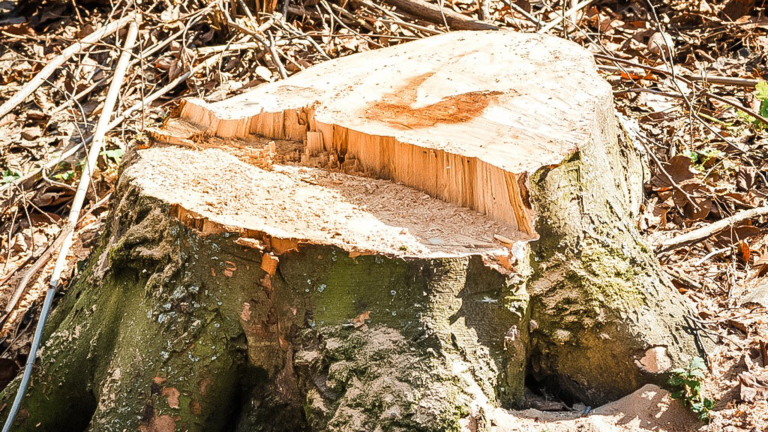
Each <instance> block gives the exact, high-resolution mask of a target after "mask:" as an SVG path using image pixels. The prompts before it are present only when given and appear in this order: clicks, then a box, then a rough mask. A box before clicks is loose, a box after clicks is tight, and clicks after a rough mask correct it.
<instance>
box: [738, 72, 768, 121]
mask: <svg viewBox="0 0 768 432" xmlns="http://www.w3.org/2000/svg"><path fill="white" fill-rule="evenodd" d="M755 90H757V91H756V92H755V97H756V98H757V100H759V101H760V109H759V110H758V114H760V115H761V116H763V117H768V82H765V81H759V82H758V83H757V85H756V86H755ZM736 115H738V116H739V118H740V119H741V120H742V121H744V123H747V124H748V125H750V126H752V127H753V128H755V129H758V130H762V129H766V128H768V126H766V125H765V124H764V123H763V122H762V121H760V120H758V119H756V118H754V117H752V116H751V115H749V114H747V113H745V112H742V111H738V112H737V113H736Z"/></svg>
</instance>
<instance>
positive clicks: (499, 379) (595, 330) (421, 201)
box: [2, 32, 697, 432]
mask: <svg viewBox="0 0 768 432" xmlns="http://www.w3.org/2000/svg"><path fill="white" fill-rule="evenodd" d="M152 137H153V140H154V141H155V144H154V145H153V146H151V147H149V148H146V149H142V150H136V151H134V152H132V153H131V154H130V155H129V156H128V157H127V158H126V161H125V162H124V165H123V170H122V173H121V177H120V181H119V184H118V187H117V191H116V195H115V200H114V203H113V207H112V209H111V213H110V216H109V219H108V225H107V227H106V232H105V234H104V237H103V241H102V243H101V246H100V247H99V248H98V249H97V250H95V251H94V253H93V254H92V256H91V258H90V259H89V260H88V262H87V263H86V265H85V266H84V270H83V271H82V273H81V274H80V275H79V276H78V278H77V280H76V282H75V283H74V284H73V285H72V287H71V288H70V289H69V290H68V292H67V293H66V295H65V296H64V298H63V300H62V302H61V304H60V305H59V306H58V308H57V310H56V312H55V315H54V316H53V318H52V321H51V322H50V323H49V326H48V334H49V337H48V342H47V343H46V345H45V348H44V351H43V353H42V355H41V359H40V363H39V368H38V370H37V372H36V374H35V375H34V381H33V385H32V387H31V388H30V390H29V391H28V393H27V397H26V399H25V406H24V410H25V411H24V415H23V416H21V417H20V418H19V420H18V428H17V430H30V431H31V430H35V431H38V430H51V431H52V430H56V431H61V430H72V431H82V430H89V431H123V430H137V429H138V430H141V431H163V432H166V431H173V430H178V431H230V430H234V431H296V430H307V431H325V430H329V431H358V430H365V431H415V430H418V431H451V430H460V429H462V428H464V429H467V430H475V431H477V430H489V429H490V427H491V426H490V424H489V423H490V422H489V420H488V416H487V415H486V414H487V413H488V412H490V411H489V410H492V409H494V408H495V407H498V406H502V407H506V408H512V407H518V406H525V405H526V397H525V382H526V379H530V381H532V382H538V383H541V384H542V385H546V386H547V387H548V389H549V391H551V392H555V393H557V394H558V395H559V396H560V397H563V398H565V399H566V400H568V401H570V402H572V401H576V400H580V401H583V402H585V403H587V404H589V405H596V404H600V403H604V402H607V401H610V400H612V399H616V398H618V397H620V396H623V395H626V394H628V393H631V392H632V391H634V390H636V389H638V388H639V387H641V386H642V385H643V384H645V383H648V382H654V381H656V382H663V378H664V372H665V371H667V370H669V369H670V368H672V367H675V366H678V365H681V364H683V363H686V362H687V361H688V360H689V359H690V357H691V356H692V355H696V354H697V347H696V341H697V339H696V338H695V337H694V335H693V334H692V333H691V332H690V331H689V329H688V327H687V322H686V317H687V316H688V314H689V313H690V312H689V310H688V308H687V307H686V305H685V304H684V302H683V300H682V298H681V297H680V295H679V294H678V293H677V292H676V291H675V290H674V289H673V288H672V287H671V286H670V285H669V284H668V283H667V282H666V281H665V279H664V278H663V276H662V273H661V271H660V268H659V266H658V264H657V262H656V261H655V258H654V256H653V254H652V252H651V251H650V250H649V248H648V247H646V246H645V245H644V244H643V242H642V241H641V239H640V237H639V235H638V233H637V232H636V230H635V228H634V226H635V224H634V222H633V218H634V216H635V215H636V214H637V211H638V207H639V204H640V201H641V199H642V182H643V179H644V178H645V176H646V174H647V173H646V171H645V169H644V165H643V163H642V159H641V157H640V156H639V155H638V153H637V152H636V150H635V148H634V147H633V146H632V145H631V143H628V142H626V141H625V140H623V139H619V138H620V137H619V136H618V130H617V127H616V124H615V120H614V117H613V105H612V97H611V89H610V87H609V86H608V85H607V84H606V83H605V82H603V81H602V80H601V79H600V78H599V76H598V75H597V74H596V73H595V68H594V63H593V59H592V57H591V56H590V54H589V53H587V52H586V51H584V50H583V49H581V48H579V47H578V46H576V45H575V44H572V43H570V42H567V41H564V40H560V39H556V38H552V37H545V36H538V35H528V34H517V33H511V32H458V33H450V34H445V35H441V36H436V37H432V38H429V39H425V40H420V41H416V42H411V43H408V44H404V45H399V46H396V47H392V48H386V49H382V50H379V51H372V52H366V53H364V54H358V55H354V56H350V57H347V58H342V59H338V60H334V61H329V62H327V63H324V64H321V65H319V66H315V67H313V68H310V69H308V70H307V71H305V72H302V73H300V74H297V75H295V76H293V77H291V78H289V79H287V80H284V81H281V82H278V83H273V84H268V85H264V86H261V87H258V88H256V89H254V90H252V91H250V92H248V93H245V94H243V95H241V96H238V97H235V98H232V99H230V100H226V101H223V102H220V103H216V104H206V103H204V102H202V101H199V100H190V101H187V102H186V104H184V105H183V107H182V109H181V114H180V117H178V118H174V119H171V120H169V121H168V122H167V123H166V125H165V126H164V128H163V129H161V130H156V131H153V133H152ZM17 385H18V384H17V383H14V384H12V385H11V386H9V388H8V389H6V391H5V392H4V393H3V395H2V397H3V398H4V400H8V399H9V398H10V397H11V395H12V394H13V392H14V391H15V389H16V386H17Z"/></svg>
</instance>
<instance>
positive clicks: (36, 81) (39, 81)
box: [0, 14, 134, 118]
mask: <svg viewBox="0 0 768 432" xmlns="http://www.w3.org/2000/svg"><path fill="white" fill-rule="evenodd" d="M133 19H134V15H133V14H128V15H126V16H124V17H123V18H121V19H119V20H117V21H113V22H111V23H109V24H108V25H106V26H104V27H102V28H100V29H98V30H96V31H95V32H93V33H91V34H89V35H88V36H86V37H84V38H83V39H82V40H81V41H79V42H75V43H74V44H72V45H70V46H69V47H67V48H66V49H65V50H64V51H62V52H61V54H59V55H58V56H56V58H54V59H53V60H51V61H50V62H48V64H47V65H46V66H45V67H44V68H43V70H41V71H40V72H38V74H37V75H35V77H34V78H32V80H31V81H29V82H28V83H27V84H26V85H25V86H24V87H23V88H22V89H21V90H19V91H18V92H16V94H15V95H13V97H11V98H10V99H8V100H7V101H6V102H5V103H4V104H3V105H2V106H0V118H2V117H3V116H5V115H6V114H8V113H9V112H11V111H12V110H13V109H14V108H16V107H17V106H18V105H19V104H20V103H22V102H24V100H25V99H26V98H27V97H29V95H31V94H32V93H34V92H35V90H37V88H38V87H40V86H41V85H43V83H44V82H45V81H46V80H47V79H48V77H50V76H51V75H52V74H53V73H54V72H55V71H56V69H58V68H59V66H61V65H63V64H64V62H66V61H67V60H69V58H70V57H72V56H73V55H75V54H77V53H79V52H80V51H82V50H83V48H85V47H86V46H88V45H92V44H94V43H96V42H98V41H99V40H101V38H103V37H106V36H109V35H111V34H112V33H114V32H116V31H117V30H119V29H120V28H122V27H123V26H124V25H125V24H127V23H128V22H130V21H132V20H133Z"/></svg>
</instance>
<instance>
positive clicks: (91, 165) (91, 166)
mask: <svg viewBox="0 0 768 432" xmlns="http://www.w3.org/2000/svg"><path fill="white" fill-rule="evenodd" d="M127 16H128V17H130V18H132V19H133V18H134V15H133V14H128V15H127ZM138 33H139V26H138V24H137V23H136V21H133V22H131V25H130V27H129V28H128V35H127V36H126V38H125V45H124V50H123V53H122V54H121V55H120V60H118V62H117V67H116V68H115V74H114V76H113V78H112V83H111V84H110V86H109V91H108V92H107V98H106V100H105V101H104V108H103V110H102V112H101V116H100V117H99V123H98V124H97V125H96V132H95V133H94V135H93V144H92V148H91V151H90V154H89V155H88V162H87V163H86V164H85V166H84V167H83V175H82V177H80V183H79V184H78V187H77V192H76V193H75V198H74V201H73V202H72V208H71V209H70V210H69V218H68V219H67V223H66V225H65V227H64V228H63V229H62V236H61V237H63V238H64V240H63V241H62V243H61V250H60V251H59V255H58V257H57V258H56V265H55V266H54V268H53V274H52V275H51V283H50V285H49V287H48V292H46V294H45V301H44V302H43V309H42V310H41V311H40V319H39V320H38V323H37V328H36V329H35V336H34V338H33V340H32V346H31V347H30V349H29V356H28V357H27V364H26V365H25V367H24V375H23V377H22V379H21V384H19V389H18V391H17V393H16V398H15V399H14V401H13V406H12V407H11V410H10V413H9V414H8V418H7V419H6V420H5V425H4V426H3V432H9V431H10V429H11V427H12V426H13V422H14V420H15V419H16V414H17V413H18V412H19V407H20V406H21V400H22V399H23V398H24V393H25V392H26V390H27V386H28V385H29V378H30V376H31V375H32V367H33V366H34V364H35V357H36V356H37V349H38V347H39V346H40V340H41V339H42V337H43V328H44V327H45V321H46V319H47V318H48V312H49V311H50V309H51V304H52V303H53V298H54V297H55V295H56V290H57V289H58V287H59V278H60V277H61V272H62V271H63V269H64V265H65V264H66V262H67V253H68V252H69V248H70V246H72V241H73V239H72V234H73V232H74V228H75V225H76V224H77V220H78V219H79V217H80V210H81V209H82V208H83V201H85V195H86V192H87V191H88V186H89V185H90V183H91V175H92V174H93V171H94V170H95V169H96V163H97V162H98V159H99V153H100V152H101V147H102V144H103V143H104V135H105V134H106V132H107V130H109V129H108V127H109V119H110V117H112V111H113V109H114V106H115V102H117V96H118V93H119V92H120V87H121V86H122V84H123V79H124V78H125V72H126V69H128V63H129V62H130V60H131V50H132V49H133V45H134V44H135V43H136V36H137V35H138Z"/></svg>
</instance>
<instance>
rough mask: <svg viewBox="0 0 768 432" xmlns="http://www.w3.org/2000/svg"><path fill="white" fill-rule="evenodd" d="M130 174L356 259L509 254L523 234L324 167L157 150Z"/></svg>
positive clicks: (178, 196) (176, 196)
mask: <svg viewBox="0 0 768 432" xmlns="http://www.w3.org/2000/svg"><path fill="white" fill-rule="evenodd" d="M138 153H139V156H140V158H139V160H138V161H137V162H135V163H134V164H133V165H131V166H130V167H129V168H127V169H126V171H125V173H124V175H125V176H127V177H128V178H133V181H134V182H135V183H136V184H138V185H140V186H141V187H143V188H144V189H145V190H146V192H147V193H148V194H149V195H152V196H156V197H158V198H160V199H162V200H165V201H167V202H169V203H171V204H179V205H181V206H182V207H184V208H185V209H187V210H190V211H193V212H195V213H198V214H200V215H202V216H204V217H206V218H208V219H210V220H211V221H214V222H217V223H221V224H223V225H230V226H237V227H242V228H246V229H251V230H258V231H263V232H265V233H267V234H268V235H271V236H273V237H278V238H288V239H298V240H304V241H307V242H309V243H316V244H332V245H336V246H339V247H341V248H343V249H345V250H349V251H359V252H374V253H384V254H394V255H404V256H421V257H423V256H446V255H462V254H470V253H493V254H506V253H507V249H506V248H505V247H504V246H502V245H501V244H499V243H498V242H495V240H494V235H498V236H501V237H505V238H509V239H513V240H515V239H520V238H521V236H520V233H518V232H516V231H515V230H514V229H512V228H511V227H508V226H505V225H503V224H502V223H499V222H496V221H493V220H491V219H489V218H487V217H486V216H484V215H482V214H480V213H478V212H475V211H473V210H470V209H467V208H463V207H459V206H456V205H453V204H449V203H446V202H444V201H441V200H439V199H435V198H432V197H430V196H428V195H426V194H424V193H422V192H419V191H416V190H414V189H411V188H408V187H405V186H402V185H398V184H395V183H392V182H390V181H385V180H376V179H371V178H363V177H357V176H352V175H347V174H342V173H338V172H329V171H325V170H322V169H318V168H309V167H299V166H290V165H275V166H274V167H273V170H272V171H266V170H263V169H261V168H259V167H256V166H252V165H249V164H246V163H244V162H243V161H241V160H240V159H239V158H238V157H237V156H236V155H232V154H230V153H228V152H227V151H225V150H224V149H219V148H207V149H201V150H190V149H185V148H179V147H171V146H169V147H152V148H148V149H144V150H139V151H138Z"/></svg>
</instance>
